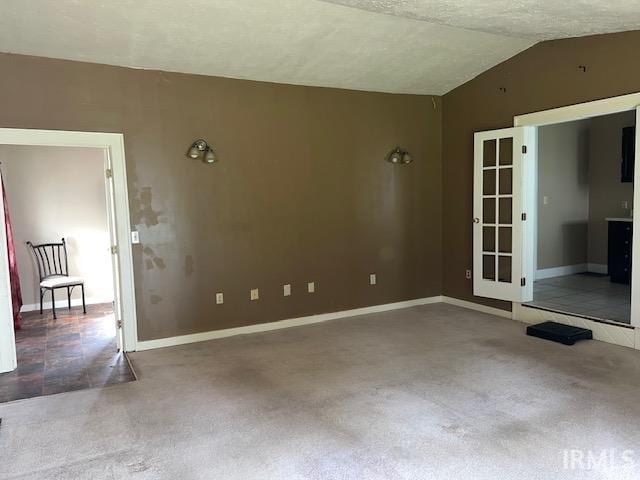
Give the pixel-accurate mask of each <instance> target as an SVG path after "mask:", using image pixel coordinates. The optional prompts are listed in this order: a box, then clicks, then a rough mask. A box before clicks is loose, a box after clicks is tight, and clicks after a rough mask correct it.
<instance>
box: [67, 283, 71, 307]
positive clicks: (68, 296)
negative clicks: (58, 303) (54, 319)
mask: <svg viewBox="0 0 640 480" xmlns="http://www.w3.org/2000/svg"><path fill="white" fill-rule="evenodd" d="M67 300H68V301H69V310H71V288H70V287H67Z"/></svg>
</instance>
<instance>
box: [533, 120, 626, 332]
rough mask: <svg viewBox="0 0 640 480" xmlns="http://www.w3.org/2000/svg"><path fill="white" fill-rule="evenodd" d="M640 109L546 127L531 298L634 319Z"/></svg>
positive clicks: (605, 317) (612, 318) (572, 310)
mask: <svg viewBox="0 0 640 480" xmlns="http://www.w3.org/2000/svg"><path fill="white" fill-rule="evenodd" d="M635 117H636V114H635V110H630V111H626V112H619V113H615V114H610V115H601V116H596V117H592V118H587V119H583V120H576V121H572V122H563V123H556V124H550V125H544V126H542V127H539V128H538V149H537V152H538V162H537V164H538V166H537V213H538V214H537V222H536V225H535V229H536V232H537V234H536V245H537V247H536V252H535V254H536V255H535V256H536V270H535V273H534V275H535V276H534V285H533V300H532V301H531V302H528V303H526V305H527V306H534V307H538V308H542V309H548V310H552V311H556V312H560V313H567V314H573V315H579V316H584V317H586V318H590V319H594V320H602V321H609V322H619V323H623V324H627V325H628V324H630V322H631V265H632V250H631V242H632V233H633V232H632V227H633V195H634V178H633V173H634V150H635V145H634V144H635V128H636V125H635V122H636V118H635Z"/></svg>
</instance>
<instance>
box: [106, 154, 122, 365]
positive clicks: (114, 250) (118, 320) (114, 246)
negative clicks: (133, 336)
mask: <svg viewBox="0 0 640 480" xmlns="http://www.w3.org/2000/svg"><path fill="white" fill-rule="evenodd" d="M105 165H106V169H105V187H106V188H105V190H106V194H107V216H108V222H109V239H110V242H111V247H110V248H111V269H112V273H113V319H114V321H115V324H116V325H115V327H116V345H117V347H118V351H119V352H121V351H122V345H123V341H122V300H121V296H120V270H119V262H118V235H117V225H116V216H115V189H114V185H113V173H112V172H113V170H112V168H111V159H110V158H109V151H108V149H105Z"/></svg>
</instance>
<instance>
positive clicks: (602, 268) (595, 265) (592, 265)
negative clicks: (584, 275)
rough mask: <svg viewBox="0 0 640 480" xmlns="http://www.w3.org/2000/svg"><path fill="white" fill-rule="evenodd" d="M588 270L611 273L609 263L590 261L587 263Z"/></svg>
mask: <svg viewBox="0 0 640 480" xmlns="http://www.w3.org/2000/svg"><path fill="white" fill-rule="evenodd" d="M587 272H592V273H601V274H603V275H606V274H607V273H609V267H608V265H603V264H602V263H589V264H587Z"/></svg>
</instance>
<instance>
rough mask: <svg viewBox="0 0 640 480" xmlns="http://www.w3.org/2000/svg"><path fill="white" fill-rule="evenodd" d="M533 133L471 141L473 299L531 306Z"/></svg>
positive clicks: (486, 135) (512, 131) (508, 132)
mask: <svg viewBox="0 0 640 480" xmlns="http://www.w3.org/2000/svg"><path fill="white" fill-rule="evenodd" d="M535 150H536V140H535V128H534V127H515V128H505V129H502V130H492V131H487V132H478V133H476V134H475V137H474V201H473V217H474V218H473V222H474V223H473V293H474V295H477V296H481V297H489V298H496V299H500V300H507V301H511V302H528V301H531V300H533V244H534V242H533V235H534V231H533V215H532V213H533V208H534V206H535Z"/></svg>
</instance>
